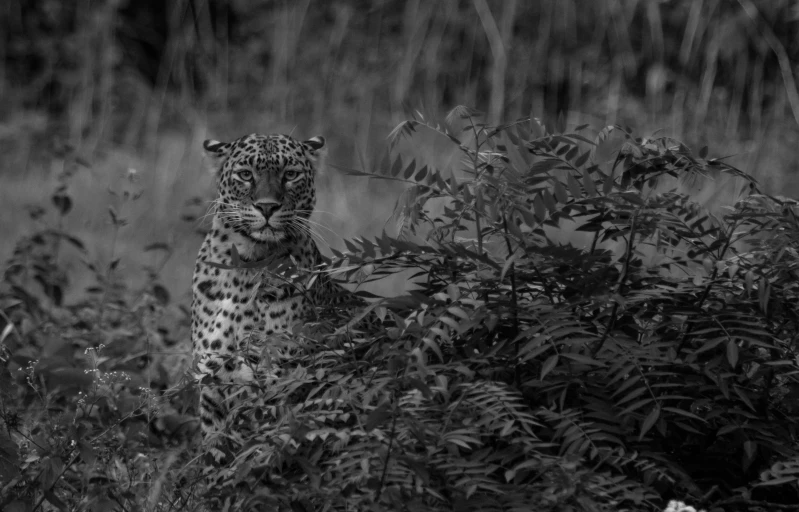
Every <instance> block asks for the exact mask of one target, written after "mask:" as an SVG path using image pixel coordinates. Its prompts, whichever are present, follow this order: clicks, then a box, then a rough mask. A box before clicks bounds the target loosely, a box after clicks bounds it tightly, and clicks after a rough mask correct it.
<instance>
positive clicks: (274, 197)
mask: <svg viewBox="0 0 799 512" xmlns="http://www.w3.org/2000/svg"><path fill="white" fill-rule="evenodd" d="M324 145H325V139H323V138H322V137H314V138H312V139H309V140H306V141H304V142H300V141H298V140H296V139H293V138H292V137H289V136H287V135H258V134H251V135H246V136H244V137H241V138H240V139H236V140H234V141H233V142H219V141H216V140H207V141H205V142H204V143H203V147H204V148H205V151H206V153H207V154H208V155H209V156H210V157H211V159H212V161H213V165H214V168H215V170H216V172H217V180H218V181H217V183H218V186H219V197H218V198H217V218H218V219H219V220H221V222H222V223H223V224H224V225H225V226H226V227H227V228H229V229H233V230H235V231H237V232H238V233H241V234H242V235H244V236H246V237H249V238H250V239H252V240H254V241H256V242H260V243H285V242H288V241H290V240H292V239H296V238H298V237H300V236H301V235H302V233H303V232H305V233H307V232H308V231H309V226H308V222H307V221H308V218H309V217H310V215H311V213H312V212H313V209H314V206H315V205H316V188H315V186H314V178H315V174H316V166H317V162H318V157H319V156H320V153H321V152H322V151H323V148H324Z"/></svg>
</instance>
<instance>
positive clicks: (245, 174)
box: [236, 170, 252, 181]
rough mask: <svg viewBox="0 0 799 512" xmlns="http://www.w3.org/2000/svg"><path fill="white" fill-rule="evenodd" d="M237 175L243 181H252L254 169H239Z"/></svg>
mask: <svg viewBox="0 0 799 512" xmlns="http://www.w3.org/2000/svg"><path fill="white" fill-rule="evenodd" d="M236 177H237V178H238V179H240V180H242V181H250V180H251V179H252V171H246V170H245V171H239V172H237V173H236Z"/></svg>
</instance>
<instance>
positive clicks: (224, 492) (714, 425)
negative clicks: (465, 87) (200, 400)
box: [0, 107, 799, 511]
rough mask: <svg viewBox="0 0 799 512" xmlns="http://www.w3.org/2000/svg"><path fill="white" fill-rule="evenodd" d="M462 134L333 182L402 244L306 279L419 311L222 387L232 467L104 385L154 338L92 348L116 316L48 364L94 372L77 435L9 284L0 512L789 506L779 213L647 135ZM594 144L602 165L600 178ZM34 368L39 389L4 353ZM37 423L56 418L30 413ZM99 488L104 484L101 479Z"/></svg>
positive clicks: (791, 220) (325, 323)
mask: <svg viewBox="0 0 799 512" xmlns="http://www.w3.org/2000/svg"><path fill="white" fill-rule="evenodd" d="M480 119H481V118H480V116H479V113H477V112H475V111H473V110H471V109H468V108H465V107H459V108H456V109H455V110H454V111H453V112H451V113H450V115H449V116H448V117H447V120H446V123H445V126H444V127H440V126H436V125H433V124H431V123H429V122H427V121H426V120H425V119H424V118H423V117H422V116H421V115H417V116H416V117H415V118H414V119H412V120H409V121H406V122H404V123H402V124H401V125H400V126H398V127H397V129H396V130H394V132H393V133H392V135H391V136H390V142H391V146H392V159H391V165H389V166H388V167H387V168H386V169H384V170H382V171H381V172H379V173H367V172H364V171H357V170H352V169H349V170H347V172H348V173H349V174H353V175H358V176H364V177H368V178H371V179H381V180H392V181H401V182H404V183H406V184H407V188H406V190H405V193H404V195H403V197H402V198H401V200H400V201H399V202H398V205H397V219H398V221H399V230H398V231H399V234H398V235H397V236H391V235H389V234H387V233H383V234H382V235H380V236H378V237H376V238H373V239H367V238H360V239H355V240H350V241H347V242H346V247H347V250H346V251H344V252H339V251H335V250H333V258H332V259H331V260H330V261H329V262H328V263H327V264H326V265H325V266H324V267H323V268H321V269H316V270H314V271H313V272H329V273H334V274H336V275H338V276H340V277H341V278H342V279H343V280H345V281H348V282H350V283H364V282H368V281H372V280H377V279H380V278H382V277H384V276H386V275H389V274H393V273H396V272H405V273H406V274H405V275H407V276H408V278H409V279H410V280H412V281H413V283H414V290H413V291H411V292H409V293H407V294H404V295H402V296H399V297H389V298H379V297H373V296H370V295H369V294H368V293H366V292H361V291H356V293H357V294H359V295H362V296H365V297H368V298H369V299H370V300H369V301H368V303H367V304H366V305H364V306H361V307H358V308H356V309H350V310H346V311H342V310H332V311H331V310H329V309H325V308H319V310H318V315H317V317H316V318H314V319H312V321H309V322H307V323H306V324H303V325H298V326H296V327H295V328H294V330H293V331H292V332H291V333H289V334H286V335H285V336H283V337H282V338H280V339H277V338H276V339H272V340H270V343H268V344H267V347H266V348H265V349H264V350H265V355H267V356H268V357H269V358H270V359H271V360H272V361H273V363H274V366H275V370H276V371H275V372H273V373H270V375H268V376H263V379H262V380H261V381H259V382H258V383H256V385H254V386H253V388H255V389H243V390H242V393H249V394H250V396H251V397H252V398H251V399H248V400H244V401H243V403H242V404H241V406H240V411H238V412H241V413H247V414H248V415H249V417H250V418H253V419H254V420H255V421H254V423H255V425H256V426H255V428H253V429H252V430H251V431H247V433H246V438H245V439H244V447H243V449H242V450H240V451H239V452H238V453H236V454H235V455H234V456H233V457H231V458H230V459H229V460H228V461H227V463H226V464H222V465H218V464H214V463H213V462H212V461H210V460H209V458H208V457H206V458H202V457H198V456H197V455H198V454H197V453H196V452H197V449H196V448H191V449H188V450H187V449H186V446H187V444H186V443H187V439H188V438H191V434H193V433H194V429H195V428H196V426H195V425H194V424H193V423H192V420H191V417H190V416H184V413H188V414H191V413H192V409H191V407H189V406H187V404H188V402H189V401H190V400H189V398H187V397H188V396H190V395H191V392H192V389H193V388H192V385H191V384H190V383H187V384H184V385H182V386H181V385H178V386H177V387H173V388H170V389H168V390H167V391H166V392H164V393H160V394H158V393H154V392H153V391H151V390H149V389H147V390H143V389H141V386H138V387H137V386H132V385H129V384H127V383H126V381H125V380H124V378H123V379H121V380H120V379H119V378H117V380H114V378H113V375H112V374H111V373H110V372H112V371H115V370H117V368H118V367H119V365H120V364H121V361H123V360H124V358H123V356H122V354H120V353H118V352H113V351H114V350H119V348H120V346H127V345H124V344H123V345H118V343H126V342H125V341H119V340H120V339H122V340H130V339H137V340H141V339H143V337H146V336H148V334H147V332H149V331H147V329H146V328H145V327H142V328H141V329H142V330H141V331H136V330H135V329H132V328H131V327H130V325H132V324H135V323H136V322H132V320H130V316H125V315H122V314H121V313H119V316H118V317H115V318H117V323H116V324H114V325H116V326H117V327H118V326H120V325H127V326H128V328H127V329H126V333H127V335H128V336H129V337H127V338H124V337H122V338H119V336H120V335H119V333H116V332H115V331H113V330H109V327H108V326H109V325H110V324H109V321H110V318H109V317H108V315H109V313H106V314H105V315H106V317H103V315H100V318H94V317H93V318H94V320H91V319H89V320H91V321H86V320H84V321H83V324H81V325H82V326H83V328H84V329H85V330H86V332H88V333H93V334H91V335H90V334H85V333H84V334H81V336H71V337H70V333H71V332H73V331H64V332H62V333H60V334H58V335H57V336H56V337H58V336H61V337H62V338H65V339H66V338H68V339H69V340H70V344H69V348H68V349H64V350H62V352H69V351H70V350H74V347H79V348H80V350H81V353H82V351H83V350H85V349H86V348H96V347H98V344H99V343H101V342H103V343H104V344H105V345H107V346H108V348H104V349H103V350H107V351H111V352H110V355H108V356H107V357H102V358H98V359H90V360H87V359H85V358H81V357H74V356H70V357H71V359H69V361H70V362H69V364H70V365H72V366H78V365H79V364H80V363H81V362H82V363H84V364H88V363H90V362H93V363H92V364H91V365H89V366H88V367H89V368H90V369H91V370H92V372H91V373H89V374H84V373H82V372H81V373H80V375H76V376H75V381H76V382H77V381H81V382H83V380H85V381H87V382H85V383H83V384H81V385H82V386H85V387H86V388H88V389H89V395H91V396H93V397H95V398H93V399H92V400H97V401H96V402H92V403H94V404H100V405H99V406H98V407H97V410H96V411H95V412H92V411H91V410H90V411H87V409H86V395H74V394H70V391H69V389H70V386H65V385H64V383H65V381H64V379H63V378H62V380H61V381H60V382H61V385H53V384H52V382H51V381H52V379H53V378H54V376H55V375H56V374H57V372H56V371H55V370H53V369H52V368H55V367H57V364H56V363H54V362H52V360H53V358H54V357H55V356H54V355H52V354H53V352H52V351H50V352H48V349H47V346H46V345H45V344H43V343H42V338H41V337H40V333H39V332H38V331H37V330H36V329H35V328H31V327H29V326H28V327H26V325H28V324H25V322H22V321H19V319H23V320H24V319H28V320H25V321H30V319H31V318H34V319H38V320H37V321H38V322H39V324H40V325H41V324H43V323H48V325H61V326H63V325H65V323H68V322H75V321H76V317H74V316H70V315H64V314H63V313H64V311H66V312H72V313H74V310H73V309H69V308H66V309H65V308H62V307H59V308H60V309H57V311H59V312H61V317H57V316H54V314H53V311H52V310H51V311H43V310H41V308H39V309H36V308H34V307H33V306H32V305H31V304H32V302H25V300H24V299H22V298H20V297H19V294H20V293H21V290H22V291H24V290H25V289H24V288H23V287H20V286H17V285H14V284H13V281H12V277H10V275H9V274H8V273H7V275H6V284H7V285H8V286H6V287H5V288H4V289H3V294H4V295H3V297H2V299H3V301H4V302H3V303H2V304H3V315H2V318H4V321H5V322H7V323H6V324H5V325H6V327H5V329H3V330H2V332H3V340H4V343H5V345H4V347H5V348H4V349H5V356H8V357H5V356H4V366H3V374H2V378H3V379H5V380H4V386H3V389H4V390H6V389H11V391H4V392H3V395H2V398H3V403H2V405H3V419H4V421H5V427H6V428H5V431H4V432H2V433H0V484H1V485H2V490H3V493H4V496H5V497H4V498H3V500H4V501H0V505H2V506H3V507H4V510H5V509H7V508H6V507H10V506H11V505H14V506H17V507H18V508H17V509H16V510H27V508H19V507H28V508H31V507H32V505H31V504H32V503H37V502H38V503H39V504H41V503H42V502H44V501H46V502H47V503H50V504H52V505H54V506H56V507H58V508H61V507H69V508H72V507H73V506H77V507H78V508H80V509H86V510H100V508H97V507H98V506H100V505H98V504H102V506H106V507H112V508H118V509H119V510H131V509H135V506H134V505H132V504H135V503H138V504H141V503H146V504H147V506H148V507H149V508H151V509H158V510H169V509H178V510H180V509H195V508H197V507H200V506H201V505H202V504H203V503H207V502H208V500H213V502H215V503H218V504H219V505H220V506H227V507H244V508H243V509H258V508H259V507H260V508H262V509H265V510H269V509H274V510H284V509H285V510H305V511H311V510H375V511H377V510H409V511H419V510H431V511H432V510H458V511H468V510H474V511H487V510H497V511H510V510H552V511H556V510H557V511H561V510H563V511H566V510H589V511H590V510H596V511H600V510H660V509H662V508H663V507H664V506H665V503H666V501H667V500H669V499H671V498H673V497H679V498H680V499H683V500H684V501H688V502H691V503H695V504H698V505H701V506H703V507H705V508H709V509H713V508H716V509H719V510H722V509H723V510H745V509H747V507H751V506H754V505H759V506H762V507H765V508H767V509H768V508H769V507H770V506H775V507H782V508H785V507H788V505H789V504H792V503H796V502H797V501H799V495H798V494H799V493H798V491H799V488H797V485H799V476H797V475H799V470H797V468H799V455H798V454H797V450H796V443H795V437H796V431H795V430H796V428H795V427H794V425H795V423H796V422H795V421H794V418H795V415H796V411H795V409H794V406H793V397H794V394H795V393H794V389H795V387H796V384H795V374H796V371H797V359H796V355H795V354H794V345H793V342H794V338H795V336H796V334H795V333H796V332H798V331H799V329H797V325H796V323H797V315H796V310H795V304H796V293H797V285H796V284H795V282H796V279H794V278H795V266H796V265H797V249H799V247H797V245H798V244H799V242H797V241H798V240H799V223H797V218H796V215H795V213H794V212H795V206H796V202H795V201H792V200H788V199H784V198H779V197H773V196H769V195H766V194H764V193H762V192H761V190H760V189H759V187H758V184H757V183H756V182H755V180H754V179H752V178H751V177H750V176H748V175H746V174H745V173H743V172H741V171H739V170H737V169H735V168H734V167H732V166H730V165H728V164H726V163H725V162H723V161H722V160H719V159H714V158H709V157H708V155H707V150H706V148H703V149H702V150H700V151H698V152H697V153H696V154H695V153H693V152H691V150H690V149H689V148H687V147H686V146H685V145H683V144H681V143H679V142H677V141H674V140H671V139H668V138H650V139H644V138H637V137H634V136H633V135H632V134H631V133H630V132H629V130H626V129H624V128H620V127H606V128H604V129H603V130H601V131H600V132H599V133H598V134H597V133H590V130H588V129H587V127H578V128H577V129H575V130H574V131H573V132H570V133H550V132H548V131H547V130H546V129H545V128H544V127H543V126H542V124H541V123H539V122H538V121H537V120H535V119H529V118H527V119H521V120H519V121H516V122H514V123H511V124H507V125H502V126H488V125H485V124H483V123H482V122H481V121H480ZM428 136H430V137H446V138H448V139H449V140H450V141H451V143H452V144H453V148H454V150H455V151H456V152H458V154H459V157H460V158H459V159H458V160H457V164H456V165H454V166H453V167H454V168H452V169H437V168H435V167H434V166H433V165H432V164H431V163H430V162H425V161H417V160H416V159H414V158H411V157H409V156H408V154H407V153H406V154H405V155H404V158H403V155H400V154H399V151H398V149H399V148H402V147H404V146H403V144H405V143H406V142H407V141H410V142H411V144H413V143H414V141H416V140H418V138H419V137H428ZM611 137H616V138H620V139H622V142H623V143H622V144H621V145H620V148H619V149H618V150H617V151H615V152H614V153H613V154H612V155H611V157H610V158H605V157H603V156H602V155H607V154H609V152H608V147H609V146H610V145H611V144H610V143H609V142H608V141H609V139H610V138H611ZM725 175H727V176H729V177H730V179H734V180H736V183H738V184H739V185H741V190H742V193H741V195H740V197H741V198H740V199H739V200H738V201H737V202H736V203H735V204H734V205H732V206H729V207H725V208H723V209H719V210H718V211H711V210H709V209H708V208H706V207H705V206H703V205H701V204H698V203H697V202H695V201H694V200H693V199H692V197H691V195H690V194H689V193H687V192H685V191H684V190H685V189H686V187H684V186H683V184H685V183H691V182H692V181H694V180H697V179H702V180H708V179H715V178H717V177H720V176H725ZM20 247H23V245H21V246H20ZM262 270H263V271H264V272H281V269H275V268H271V267H265V268H263V269H262ZM285 278H287V279H292V277H291V275H289V274H286V275H285ZM305 278H307V276H305ZM311 278H313V277H311ZM297 279H299V278H297ZM31 286H33V285H31ZM45 290H46V287H45ZM149 290H150V291H151V292H153V291H154V290H157V287H155V285H153V287H152V288H150V289H149ZM120 293H121V292H120ZM145 295H147V296H150V295H152V297H154V299H153V300H155V298H157V297H158V294H157V293H154V292H153V293H148V294H145ZM114 296H116V295H114ZM119 296H120V299H119V300H120V301H124V300H128V299H124V298H122V297H123V296H124V294H120V295H119ZM156 302H157V301H156ZM128 304H130V303H128ZM119 310H120V311H121V310H122V308H119ZM150 310H152V309H150ZM137 311H138V310H135V309H134V310H133V312H132V313H130V310H128V313H126V314H127V315H131V314H132V315H133V317H134V318H135V317H137V315H142V314H143V313H138V312H137ZM75 314H76V313H75ZM139 318H141V316H139ZM342 318H343V320H342ZM45 319H46V322H45ZM98 333H105V336H107V339H106V341H103V339H102V336H99V334H98ZM162 334H163V333H162ZM17 338H18V341H17ZM59 339H61V338H59ZM128 342H129V341H128ZM31 347H34V348H31ZM37 350H38V351H39V354H40V357H39V363H37V364H38V365H43V364H44V365H45V368H41V369H40V368H39V367H38V366H36V365H31V364H29V362H30V361H32V360H34V359H36V355H35V354H31V355H28V356H25V357H22V356H21V355H20V354H29V353H30V352H31V351H37ZM45 356H46V357H47V358H50V362H49V363H46V361H47V359H46V358H45ZM46 364H49V365H50V366H46ZM145 364H146V365H149V366H148V367H150V368H151V367H152V366H153V365H155V366H158V365H159V364H161V365H163V364H164V363H163V361H161V362H160V363H159V360H157V359H155V360H153V359H152V358H150V359H148V360H147V361H145ZM62 367H63V365H62ZM48 368H49V370H48ZM46 371H50V373H49V374H47V373H46ZM37 375H49V377H47V378H42V379H39V380H37V379H36V378H34V377H35V376H37ZM48 379H49V380H48ZM68 381H69V379H67V381H66V382H68ZM12 382H16V383H17V384H18V386H19V387H18V388H16V389H15V388H14V387H9V386H6V385H5V383H8V384H11V383H12ZM114 386H116V388H114ZM78 387H80V386H78ZM252 391H254V393H253V392H252ZM100 396H102V397H103V398H102V400H100V398H97V397H100ZM122 399H127V400H128V402H127V403H128V405H127V406H126V407H127V408H126V409H122V408H120V406H119V401H120V400H122ZM34 403H37V404H39V405H40V406H41V405H42V404H56V407H55V409H54V408H53V407H52V406H51V405H48V406H47V407H46V408H40V409H39V411H40V412H39V413H37V414H38V415H37V414H34V413H32V412H31V411H32V410H33V409H34V408H33V407H31V404H34ZM170 403H171V404H176V405H173V406H170V405H169V404H170ZM54 411H57V413H56V412H54ZM42 418H44V419H46V420H47V421H44V422H43V426H42V425H41V424H37V423H42V421H41V420H42ZM145 420H146V421H145ZM147 422H149V424H150V428H149V430H148V431H147V432H145V431H144V430H142V428H141V425H146V424H147ZM126 425H127V426H128V428H125V426H126ZM130 425H138V426H139V427H137V428H130V427H129V426H130ZM36 429H38V433H37V432H36ZM42 435H46V436H49V439H47V440H46V443H45V441H41V442H40V441H37V439H38V437H37V436H39V437H41V436H42ZM226 435H227V434H226V433H225V432H220V433H219V437H220V439H223V438H224V437H225V436H226ZM143 439H144V441H143ZM145 441H146V442H145ZM180 443H183V444H182V445H181V444H180ZM42 444H44V446H42ZM34 445H35V446H34ZM203 450H204V448H203V447H200V449H199V451H200V453H199V455H203ZM178 461H179V463H178ZM119 467H125V468H127V472H125V473H124V475H127V476H125V477H124V478H123V476H122V475H123V472H122V470H121V469H119ZM103 468H106V469H107V468H112V469H113V468H116V469H115V470H114V471H110V470H107V471H105V475H106V479H105V480H98V479H97V474H98V470H101V469H103ZM100 473H102V471H100ZM134 473H135V476H134ZM92 475H93V476H92ZM109 503H110V505H109ZM137 506H138V505H137ZM9 509H10V508H9ZM107 509H108V508H104V509H103V510H107ZM10 510H15V509H10Z"/></svg>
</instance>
